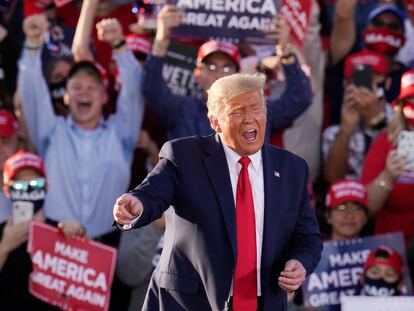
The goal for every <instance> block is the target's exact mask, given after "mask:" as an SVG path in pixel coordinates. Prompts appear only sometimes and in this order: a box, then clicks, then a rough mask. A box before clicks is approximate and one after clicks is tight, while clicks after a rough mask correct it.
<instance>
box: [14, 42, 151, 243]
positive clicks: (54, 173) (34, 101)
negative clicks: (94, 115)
mask: <svg viewBox="0 0 414 311" xmlns="http://www.w3.org/2000/svg"><path fill="white" fill-rule="evenodd" d="M115 60H116V63H117V66H118V68H119V73H120V78H121V82H122V89H121V92H120V93H119V95H118V99H117V112H116V114H114V115H112V116H110V117H109V118H108V120H106V121H105V120H103V119H102V120H101V122H100V124H99V126H98V127H97V128H96V129H94V130H84V129H82V128H80V127H79V126H78V125H77V124H76V123H75V122H74V121H73V120H72V119H71V117H68V118H66V119H65V118H62V117H58V116H56V115H55V114H54V112H53V108H52V103H51V101H50V95H49V91H48V88H47V85H46V82H45V80H44V78H43V75H42V71H41V60H40V53H39V52H33V51H27V50H24V51H23V55H22V58H21V59H20V62H19V71H20V72H19V88H20V93H21V97H22V107H23V111H24V115H25V119H26V123H27V127H28V130H29V134H30V138H31V140H32V142H33V143H34V145H35V146H36V148H37V150H38V152H39V153H40V155H41V156H42V157H43V158H44V160H45V165H46V176H47V180H48V192H47V195H46V198H45V203H44V211H45V215H46V217H47V218H50V219H52V220H54V221H65V220H70V219H74V220H76V221H78V222H79V223H80V224H81V225H83V226H84V227H85V228H86V234H87V235H88V236H91V237H92V238H94V237H97V236H101V235H103V234H105V233H108V232H110V231H112V230H113V228H112V222H113V216H112V209H113V205H114V203H115V200H116V199H117V197H118V196H120V195H121V194H122V193H124V192H125V191H126V190H127V187H128V183H129V178H130V165H131V161H132V154H133V151H134V146H135V142H136V140H137V137H138V134H139V130H140V128H141V123H142V117H143V110H144V104H143V100H142V98H141V89H140V87H139V86H140V85H141V69H140V66H139V65H138V63H137V61H136V59H135V57H134V56H133V54H132V53H131V52H130V51H125V52H121V53H119V54H116V55H115Z"/></svg>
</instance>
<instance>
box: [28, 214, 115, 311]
mask: <svg viewBox="0 0 414 311" xmlns="http://www.w3.org/2000/svg"><path fill="white" fill-rule="evenodd" d="M27 251H28V252H29V254H30V256H31V259H32V265H33V272H32V273H31V274H30V279H29V291H30V293H31V294H32V295H34V296H36V297H37V298H39V299H41V300H43V301H45V302H47V303H49V304H52V305H56V306H58V307H60V308H62V309H65V310H73V311H81V310H88V311H98V310H99V311H106V310H108V306H109V299H110V293H111V285H112V280H113V276H114V271H115V263H116V249H114V248H112V247H109V246H106V245H103V244H101V243H97V242H95V241H91V240H87V239H80V238H74V239H66V238H65V237H64V236H63V235H62V233H61V232H59V230H58V229H56V228H54V227H51V226H49V225H46V224H43V223H40V222H36V221H32V222H31V224H30V230H29V242H28V246H27Z"/></svg>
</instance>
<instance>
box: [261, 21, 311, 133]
mask: <svg viewBox="0 0 414 311" xmlns="http://www.w3.org/2000/svg"><path fill="white" fill-rule="evenodd" d="M289 33H290V28H289V25H288V23H287V22H286V20H285V19H284V18H283V17H281V16H278V17H277V19H276V28H275V30H274V31H272V32H271V33H269V34H268V36H269V37H273V38H275V39H276V41H277V42H278V43H277V45H276V54H277V56H278V57H279V58H280V62H281V63H282V66H283V71H284V73H285V78H286V88H285V90H284V92H283V94H282V96H281V97H280V98H278V99H276V100H268V101H267V111H268V116H269V120H268V122H269V126H270V128H271V132H274V131H276V130H278V129H281V128H284V127H286V126H288V125H289V124H290V123H292V122H293V121H294V120H295V118H297V117H298V116H299V115H300V114H301V113H302V112H303V111H305V110H306V108H308V107H309V105H310V104H311V103H312V90H311V83H310V80H309V78H308V77H307V76H306V75H305V73H304V72H303V71H302V69H301V68H300V66H299V63H298V61H297V57H296V56H295V54H294V51H293V48H292V44H291V43H290V35H289Z"/></svg>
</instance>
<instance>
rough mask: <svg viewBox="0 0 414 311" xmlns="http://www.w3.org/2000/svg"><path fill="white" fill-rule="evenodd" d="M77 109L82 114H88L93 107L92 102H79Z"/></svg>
mask: <svg viewBox="0 0 414 311" xmlns="http://www.w3.org/2000/svg"><path fill="white" fill-rule="evenodd" d="M76 106H77V108H78V110H79V111H80V112H87V111H89V109H91V107H92V103H91V102H90V101H78V102H77V105H76Z"/></svg>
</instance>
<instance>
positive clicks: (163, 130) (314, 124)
mask: <svg viewBox="0 0 414 311" xmlns="http://www.w3.org/2000/svg"><path fill="white" fill-rule="evenodd" d="M9 2H10V3H9V4H8V5H7V6H5V7H4V8H1V10H2V11H1V12H0V56H1V59H0V171H1V173H2V174H1V175H2V178H0V185H2V189H3V191H2V192H1V191H0V303H1V305H2V309H3V308H4V310H47V309H56V308H55V307H54V306H51V305H48V304H46V303H44V302H42V301H40V300H38V299H36V298H34V297H33V296H32V295H30V294H29V292H28V281H27V280H28V276H29V273H30V271H31V262H30V257H29V255H28V254H27V252H26V247H27V245H26V244H27V238H28V231H29V221H23V222H17V221H15V217H16V215H15V212H14V210H15V209H16V208H20V207H21V206H22V208H27V206H29V208H30V210H31V213H32V217H33V219H36V220H38V221H41V222H45V223H48V224H50V225H53V226H56V227H57V228H59V229H60V230H61V232H62V234H63V235H64V236H65V237H66V238H68V239H71V238H73V237H75V236H80V237H86V238H88V239H93V240H95V241H97V242H101V243H104V244H106V245H110V246H113V247H115V248H117V249H118V258H117V269H116V273H115V278H114V282H113V284H112V292H111V304H110V310H137V309H139V308H140V307H141V306H142V304H143V301H144V297H145V293H146V291H147V287H148V284H149V280H150V277H151V274H152V271H153V270H154V269H155V267H156V265H157V262H158V259H159V256H160V253H161V251H162V247H163V243H164V239H168V237H167V236H166V234H168V230H167V231H166V233H165V235H164V229H165V221H164V217H168V213H169V210H167V211H166V212H165V214H167V216H165V215H164V216H162V217H161V218H160V219H158V220H157V221H156V222H155V223H152V224H150V225H148V226H146V227H144V228H142V229H140V230H134V231H120V230H118V229H117V228H116V227H114V226H113V213H112V209H113V206H114V203H115V201H116V199H117V198H118V197H119V196H120V195H121V194H123V193H124V192H126V191H128V190H131V189H133V188H135V187H136V186H137V185H138V184H139V183H140V182H141V181H142V180H143V179H144V178H145V176H146V175H147V173H148V172H150V171H151V170H152V168H154V167H155V166H156V165H157V162H158V154H159V151H160V149H161V147H162V145H163V144H164V143H165V142H166V141H167V140H171V139H177V138H182V137H187V136H193V135H208V134H211V133H213V132H214V131H216V128H212V124H214V120H212V119H211V115H210V110H212V109H215V107H207V101H208V96H209V95H210V94H209V93H208V90H209V89H210V87H211V86H212V84H213V83H214V82H215V81H216V80H218V79H219V78H222V77H225V76H229V75H232V74H235V73H238V72H253V71H254V72H256V71H257V72H260V73H262V74H264V75H265V76H266V84H265V89H264V94H265V97H266V108H267V111H266V120H267V123H266V128H265V129H264V137H265V138H264V139H265V142H266V143H269V144H272V145H275V146H278V147H280V148H285V149H287V150H289V151H291V152H293V153H295V154H297V155H299V156H301V157H302V158H304V160H305V161H306V162H307V164H308V167H309V182H308V190H309V194H310V196H311V200H312V202H313V203H314V204H313V205H314V207H315V211H316V215H317V217H318V222H319V225H320V230H321V234H322V236H323V238H324V239H325V240H326V241H329V240H331V241H342V240H348V239H355V238H359V237H363V236H373V235H377V234H383V233H391V232H402V233H403V236H404V241H405V246H406V250H407V251H406V254H407V258H405V260H406V261H407V262H408V265H409V269H411V271H410V272H411V275H413V276H414V156H410V154H414V69H413V68H414V48H413V46H414V3H412V1H409V0H406V1H398V0H395V1H393V0H368V1H358V0H336V1H328V0H311V1H310V2H311V9H310V25H309V30H308V33H307V35H306V37H305V40H304V42H303V46H300V47H299V46H298V45H297V43H296V42H295V41H294V39H293V36H292V34H291V29H290V26H289V24H288V22H287V21H286V19H284V18H283V17H282V16H281V15H276V16H275V17H274V20H273V23H274V27H273V30H272V31H269V32H268V33H267V36H268V37H269V38H271V39H272V40H273V41H274V42H275V44H273V45H271V46H270V48H269V47H268V49H270V50H271V51H272V53H271V55H265V56H263V55H260V53H259V52H260V47H258V46H257V45H249V44H245V43H242V44H238V45H236V44H233V43H229V42H223V41H220V40H206V41H201V40H191V41H189V42H188V40H187V41H185V40H184V42H183V40H182V39H180V38H178V37H176V36H174V31H173V30H174V28H176V27H178V26H180V25H181V24H182V23H183V10H182V9H181V8H179V7H177V6H175V5H173V4H168V5H164V6H162V8H161V6H160V8H161V9H160V10H159V11H157V12H156V15H154V16H153V17H154V18H156V27H155V28H153V27H148V28H147V27H146V25H145V23H143V22H142V19H143V18H144V17H143V15H142V14H139V13H140V10H139V9H138V10H137V8H140V6H142V1H126V0H123V1H120V0H83V1H80V0H73V1H68V3H66V4H64V5H63V6H61V7H60V6H56V4H55V1H52V0H33V1H29V0H27V1H19V0H12V1H9ZM144 2H145V1H144ZM137 11H138V13H136V12H137ZM147 17H148V16H147ZM172 43H177V44H189V45H190V46H191V48H196V49H197V56H196V59H195V62H194V69H193V71H192V79H194V81H195V82H196V83H197V85H198V90H199V94H197V95H194V96H190V95H188V96H184V95H182V94H177V93H176V92H174V90H173V89H172V88H170V86H169V85H168V81H166V77H165V72H164V69H163V68H165V64H166V62H167V53H168V51H169V48H170V46H171V45H172ZM252 59H254V63H253V65H252V64H251V63H252ZM246 135H247V136H248V135H253V134H252V133H246ZM407 153H408V154H407ZM276 173H277V174H279V173H278V172H275V174H276ZM200 191H202V190H200ZM22 202H23V203H22ZM402 262H403V259H402V258H401V256H400V255H399V254H398V253H396V252H395V251H394V250H392V248H390V246H388V247H386V246H381V247H379V248H377V249H375V250H374V251H373V252H372V253H371V254H370V255H369V256H368V258H367V261H366V263H365V266H364V271H365V272H364V275H363V277H362V278H361V288H362V290H361V293H362V294H364V295H371V296H380V295H381V296H385V295H390V296H391V295H400V294H402V291H401V287H402V266H403V264H402ZM387 269H388V270H387ZM411 279H412V280H414V278H413V277H411ZM22 280H24V281H22ZM380 281H382V283H381V282H380ZM379 288H386V289H388V290H386V291H382V292H380V291H379V290H377V289H379ZM16 293H18V294H19V297H25V298H21V299H17V300H16V299H15V295H16ZM291 298H292V299H290V300H291V303H292V308H295V307H297V306H295V307H294V306H293V305H294V304H296V305H298V306H299V307H301V306H300V305H301V303H302V302H301V301H300V299H298V297H296V298H295V299H293V297H291ZM299 298H300V297H299ZM293 300H294V301H293ZM292 310H294V309H292Z"/></svg>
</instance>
